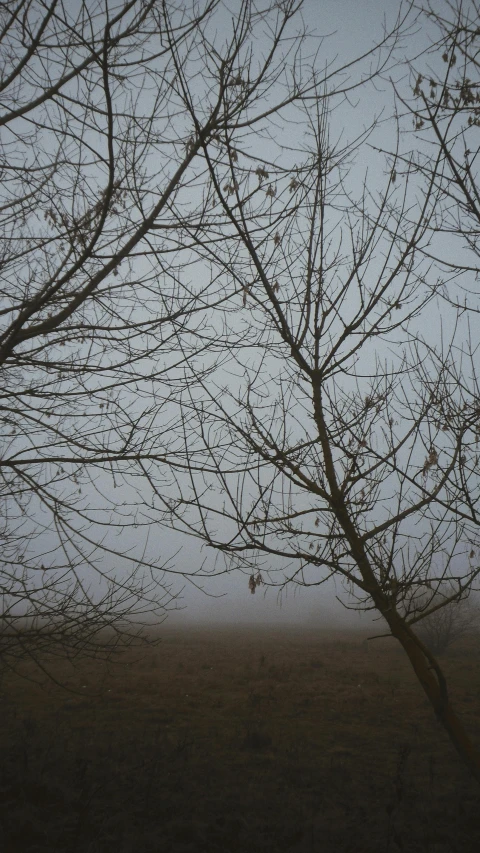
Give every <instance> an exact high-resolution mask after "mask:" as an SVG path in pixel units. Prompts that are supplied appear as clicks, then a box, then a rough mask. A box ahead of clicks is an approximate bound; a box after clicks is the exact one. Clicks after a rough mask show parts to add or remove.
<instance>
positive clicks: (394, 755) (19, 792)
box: [0, 629, 480, 853]
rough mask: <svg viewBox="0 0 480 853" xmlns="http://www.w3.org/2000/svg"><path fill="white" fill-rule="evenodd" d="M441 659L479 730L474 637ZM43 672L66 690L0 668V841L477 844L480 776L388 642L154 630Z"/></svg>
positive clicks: (435, 849) (37, 845) (23, 850)
mask: <svg viewBox="0 0 480 853" xmlns="http://www.w3.org/2000/svg"><path fill="white" fill-rule="evenodd" d="M445 668H446V670H447V672H448V675H449V676H450V679H451V686H452V693H453V694H454V696H455V700H456V704H457V707H458V708H459V710H460V711H461V713H462V716H463V717H464V718H465V722H466V725H467V728H468V729H469V731H470V732H471V734H472V735H473V736H474V737H475V738H476V739H477V741H478V740H479V739H480V725H479V723H480V720H479V713H478V712H479V707H480V679H479V672H480V645H479V642H478V641H477V640H476V639H471V640H469V641H468V642H467V641H465V642H464V643H463V645H462V646H458V647H457V648H456V649H453V650H452V652H451V653H450V655H449V657H447V659H446V661H445ZM24 674H28V666H27V665H25V673H24ZM55 674H56V676H57V677H58V678H59V679H60V680H61V681H62V682H63V683H64V684H65V685H66V686H67V687H69V688H70V689H73V690H75V691H78V692H76V693H68V692H66V691H65V690H62V689H60V688H58V687H55V686H54V685H52V684H51V683H50V684H45V685H44V686H43V687H38V686H35V685H32V684H31V683H29V682H28V681H26V680H24V679H21V678H19V677H16V676H13V675H9V676H5V677H4V680H3V685H2V686H3V691H2V699H1V713H2V722H3V725H2V729H1V734H0V737H1V746H2V755H3V762H2V767H1V771H0V773H1V776H0V849H1V850H2V851H3V853H29V852H30V851H55V853H62V851H68V853H100V851H102V853H112V851H114V853H137V851H139V853H163V851H172V853H187V851H191V853H194V852H195V853H197V851H199V853H202V851H205V853H207V851H208V853H216V851H218V853H244V851H251V853H254V851H272V853H274V851H275V853H278V851H292V853H296V852H297V853H300V851H302V853H303V851H305V853H311V851H322V853H323V851H325V853H329V851H332V853H333V851H335V853H341V851H352V853H362V852H363V851H364V853H367V851H368V853H377V851H378V853H395V851H398V850H400V851H412V853H413V851H419V852H420V851H422V853H423V851H428V853H447V851H448V853H450V851H458V853H460V851H461V853H470V851H472V853H473V851H478V850H480V828H479V825H478V799H479V791H478V790H477V787H476V786H475V783H474V782H473V781H471V780H470V778H469V776H468V774H467V772H466V771H465V770H464V769H463V766H462V764H461V762H460V760H459V758H458V757H457V755H456V753H455V752H454V750H453V748H452V747H451V745H450V743H449V741H448V740H447V738H446V736H445V735H444V734H443V731H442V730H441V729H440V727H439V726H438V724H437V723H436V721H435V719H434V718H433V714H432V712H431V710H430V708H429V706H428V705H427V702H426V700H425V699H424V697H423V694H422V693H421V690H420V687H419V686H418V685H417V683H416V681H415V679H414V676H413V675H412V673H411V672H410V670H409V668H408V664H407V661H406V660H405V659H404V657H403V656H402V653H401V651H400V649H398V648H396V647H395V645H394V644H393V641H388V640H379V641H373V642H365V640H364V638H363V637H362V636H360V635H358V634H349V633H343V634H340V633H338V634H333V633H330V634H327V633H321V632H304V633H299V632H296V631H293V630H291V629H289V630H286V631H285V632H282V633H278V632H274V631H267V630H266V631H264V632H261V631H259V630H255V632H254V633H251V632H249V631H246V630H243V631H242V630H240V629H238V630H237V631H226V630H225V631H222V630H216V631H212V632H208V631H206V630H189V631H184V632H180V631H173V630H170V631H169V630H168V629H167V630H166V631H165V632H164V637H163V642H162V644H161V645H160V646H159V647H157V648H155V649H151V650H149V651H148V653H147V655H146V656H145V657H144V658H143V659H142V660H140V661H136V660H134V659H133V658H132V656H131V654H130V656H128V655H126V654H124V655H123V656H122V657H119V658H118V660H117V661H116V663H115V664H114V665H110V666H109V667H108V668H106V667H105V665H104V664H100V663H95V662H92V661H83V662H80V664H79V665H78V666H77V668H75V669H73V668H70V667H69V665H67V663H65V664H58V663H57V664H55ZM2 836H3V837H2Z"/></svg>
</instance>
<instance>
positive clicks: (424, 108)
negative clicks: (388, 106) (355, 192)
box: [396, 0, 480, 313]
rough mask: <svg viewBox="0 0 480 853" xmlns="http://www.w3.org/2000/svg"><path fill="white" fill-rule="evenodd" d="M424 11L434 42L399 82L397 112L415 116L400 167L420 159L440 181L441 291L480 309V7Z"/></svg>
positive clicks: (436, 6)
mask: <svg viewBox="0 0 480 853" xmlns="http://www.w3.org/2000/svg"><path fill="white" fill-rule="evenodd" d="M423 14H424V16H425V18H424V22H427V21H428V22H429V34H430V44H429V46H428V48H427V49H426V50H425V52H424V53H423V54H422V55H421V57H420V58H418V59H417V60H416V61H415V62H414V63H411V64H410V65H409V72H410V91H408V90H405V87H396V97H397V107H398V111H399V112H401V111H405V112H406V114H407V116H410V119H411V127H410V130H409V133H408V124H406V125H405V127H404V131H405V133H407V134H408V135H410V137H413V140H414V141H413V144H412V147H411V148H410V150H408V149H406V150H405V151H404V152H403V156H402V157H401V158H399V159H398V158H397V168H398V171H399V173H401V171H402V168H403V166H405V168H406V169H409V168H411V166H412V164H415V168H416V169H418V170H419V172H421V173H422V174H423V175H424V176H425V177H426V178H427V180H433V181H434V182H435V185H436V189H437V215H436V217H435V220H434V222H433V223H432V234H431V237H432V239H431V240H430V242H429V245H428V248H427V253H428V255H429V257H433V258H435V260H436V261H437V262H438V264H439V266H438V269H439V276H440V281H439V282H438V283H437V284H436V288H437V292H438V293H439V294H440V295H441V297H442V298H443V299H445V300H446V301H449V302H451V303H454V304H455V306H456V307H458V308H461V309H463V310H466V311H469V312H472V313H478V312H479V307H478V296H479V288H478V276H479V273H480V263H479V260H480V245H479V234H480V185H479V173H478V164H479V151H480V149H479V144H478V129H479V127H480V31H479V27H478V21H479V16H480V6H479V4H478V2H475V0H470V2H467V3H462V2H460V0H441V2H439V3H430V2H428V3H427V4H426V6H425V8H424V10H423ZM432 164H435V165H434V169H432ZM452 281H453V282H454V283H455V286H453V287H452V286H451V282H452ZM439 284H440V285H441V286H440V287H439V286H438V285H439Z"/></svg>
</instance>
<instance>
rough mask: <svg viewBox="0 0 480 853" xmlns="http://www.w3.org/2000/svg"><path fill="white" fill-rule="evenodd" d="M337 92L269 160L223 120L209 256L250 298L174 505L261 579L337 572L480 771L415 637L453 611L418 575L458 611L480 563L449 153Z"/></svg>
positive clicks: (287, 132)
mask: <svg viewBox="0 0 480 853" xmlns="http://www.w3.org/2000/svg"><path fill="white" fill-rule="evenodd" d="M368 92H369V90H368V88H367V86H366V87H365V89H363V90H361V91H360V93H357V96H358V97H359V98H360V99H361V98H362V96H363V97H365V99H366V101H365V103H366V104H367V103H368V101H367V99H368ZM325 94H326V90H325V87H324V86H320V85H319V87H318V89H317V90H316V91H314V92H312V93H311V96H310V98H309V99H304V100H303V101H302V103H298V104H296V105H292V109H291V111H290V113H289V114H288V117H287V118H288V122H289V123H288V124H287V123H285V124H284V125H283V126H282V125H281V124H280V123H279V122H276V123H275V127H274V129H273V128H272V133H271V143H270V151H269V154H268V156H265V157H261V158H260V157H257V159H255V158H254V152H253V151H252V148H251V147H250V146H249V145H248V140H245V139H243V141H239V140H238V135H237V130H236V129H234V130H232V132H230V133H229V134H226V136H225V144H226V145H227V147H228V151H229V154H230V162H229V178H228V181H227V180H226V176H225V173H224V171H222V169H221V168H219V165H218V164H217V163H215V162H213V161H212V160H209V161H208V163H209V169H210V176H211V181H212V185H213V186H214V187H215V191H216V193H217V196H218V198H219V200H220V203H221V205H222V208H223V214H224V216H225V217H226V218H227V219H228V220H229V221H230V225H231V232H230V234H229V235H226V236H225V239H224V240H223V242H222V243H221V244H219V243H216V244H215V246H214V247H213V246H212V245H211V243H209V242H208V234H207V232H203V233H202V232H201V231H198V232H197V235H196V236H197V240H198V244H199V251H201V253H202V254H203V256H204V257H206V258H208V259H209V260H210V261H211V263H212V264H214V265H216V267H217V269H218V270H219V274H220V273H222V272H223V275H224V276H225V278H226V279H230V278H233V279H234V280H235V281H236V282H238V283H239V285H240V288H241V295H240V297H239V299H238V313H237V314H236V315H228V316H227V315H225V321H224V322H225V328H227V329H228V338H229V341H230V342H231V364H230V368H229V380H228V384H227V383H226V382H225V378H224V374H223V375H222V374H221V373H218V372H217V373H215V372H213V373H212V374H211V375H210V376H208V377H206V378H205V379H203V378H200V379H199V381H198V383H197V385H196V387H195V391H194V392H193V393H191V391H190V385H189V384H188V383H187V385H186V386H185V388H184V391H183V404H184V412H185V415H184V423H183V431H182V433H181V434H180V433H179V437H180V435H182V436H183V437H184V439H185V454H186V455H187V456H189V458H190V460H191V465H190V471H189V475H190V480H189V485H187V483H186V482H185V480H184V479H181V478H179V479H178V480H177V488H178V490H179V491H180V492H183V497H182V499H177V501H176V502H175V501H173V500H170V501H165V509H166V512H167V517H168V519H169V523H174V524H175V525H176V526H177V528H179V529H182V530H185V531H187V532H188V533H189V534H190V535H192V536H195V537H198V538H200V539H201V540H203V541H204V542H205V543H206V544H207V545H208V546H209V547H210V548H213V549H215V550H216V551H217V552H219V553H220V554H223V555H224V557H225V568H226V570H229V569H232V568H240V569H242V570H243V571H245V572H246V573H247V575H248V578H249V587H250V590H251V591H252V592H253V591H254V590H255V588H256V586H257V585H258V583H261V582H265V583H270V584H272V585H277V586H280V587H282V586H283V585H285V584H287V583H297V584H301V585H302V586H311V585H314V586H318V585H321V584H322V583H325V582H326V581H328V580H329V579H331V578H336V579H337V580H338V579H341V580H342V581H343V583H344V585H345V589H346V590H347V591H348V593H350V594H351V595H354V596H355V597H356V599H357V605H356V606H357V607H359V608H361V609H371V610H373V611H377V612H378V613H379V614H380V615H381V617H382V618H383V620H384V622H385V623H386V626H387V628H388V632H389V635H391V636H392V637H394V638H396V640H398V642H399V643H400V644H401V646H402V647H403V649H404V651H405V653H406V655H407V656H408V659H409V661H410V663H411V665H412V667H413V669H414V671H415V674H416V676H417V678H418V680H419V682H420V684H421V685H422V687H423V689H424V691H425V693H426V695H427V697H428V699H429V701H430V703H431V705H432V707H433V709H434V711H435V714H436V715H437V717H438V719H439V721H440V722H441V723H442V725H443V726H444V728H445V730H446V731H447V732H448V734H449V736H450V738H451V740H452V742H453V744H454V745H455V747H456V749H457V751H458V753H459V754H460V756H461V757H462V759H463V760H464V761H465V763H466V764H467V766H468V767H469V769H470V770H471V772H472V774H473V775H474V776H475V778H476V779H477V780H478V781H480V757H479V753H478V750H477V749H476V747H475V746H474V745H473V743H472V742H471V741H470V739H469V738H468V735H467V734H466V732H465V730H464V728H463V725H462V723H461V720H460V719H459V717H458V715H457V714H456V713H455V711H454V708H453V706H452V702H451V699H450V696H449V692H448V689H447V682H446V678H445V674H444V673H443V671H442V669H441V666H440V664H439V663H438V661H437V660H436V658H435V656H434V654H433V652H432V650H431V649H429V648H428V646H427V645H426V644H425V643H424V642H422V640H421V638H420V636H419V634H418V632H417V631H416V625H417V624H418V623H421V621H422V620H425V619H426V618H428V617H429V614H430V613H431V612H432V610H434V609H435V610H436V609H438V605H439V602H438V600H435V601H432V603H431V606H429V607H426V608H422V607H420V606H419V604H418V597H417V592H418V590H419V589H424V588H425V586H428V585H431V584H433V585H436V584H439V583H445V582H448V583H451V584H452V594H451V595H450V596H446V597H445V598H444V600H443V601H442V606H448V604H449V603H450V601H454V600H456V599H457V598H459V597H462V596H464V595H465V594H466V593H467V592H468V590H470V589H472V588H473V587H474V586H475V582H476V579H477V578H478V575H479V573H480V565H479V560H478V553H479V546H480V536H479V523H478V501H479V497H480V491H479V489H480V482H479V477H478V470H479V469H478V465H479V456H478V450H477V442H478V440H479V437H480V426H479V404H478V400H479V389H478V379H477V373H476V369H477V360H478V359H477V347H476V343H475V341H474V340H472V339H471V338H469V335H468V323H467V322H466V320H465V318H464V317H463V315H462V312H461V311H460V310H459V309H458V308H457V307H456V306H457V305H458V300H455V299H451V300H450V301H449V302H448V303H444V302H442V301H441V300H440V301H439V299H440V296H439V291H440V290H441V286H442V282H441V276H440V272H439V264H438V262H437V261H436V260H435V258H436V253H435V252H433V253H432V252H430V247H431V246H432V244H433V243H434V242H435V241H436V240H437V238H438V237H440V238H442V237H443V235H444V230H445V228H446V227H447V225H446V221H447V216H448V211H445V209H444V208H443V207H442V199H443V193H444V186H445V183H444V151H443V150H442V149H440V150H438V151H437V154H436V156H435V157H434V158H433V160H432V159H430V165H429V168H428V170H425V169H423V170H422V169H419V168H418V162H417V161H416V159H415V158H414V157H413V156H411V154H408V152H405V151H404V150H403V148H402V146H403V145H404V144H405V143H404V139H407V142H408V141H409V140H410V136H409V135H408V134H407V135H405V134H404V126H403V125H402V118H401V116H400V115H399V114H398V113H397V124H395V122H394V121H393V120H392V122H391V123H390V124H387V125H386V126H385V123H384V122H383V121H378V122H375V121H374V122H373V123H372V125H371V126H370V127H369V128H366V129H365V131H364V132H363V133H360V134H357V135H356V137H355V136H354V133H353V131H350V135H351V138H350V139H348V138H347V137H348V135H349V128H351V127H354V126H355V125H354V122H353V121H350V120H349V116H348V104H347V102H346V101H345V100H343V101H342V100H340V98H339V99H338V100H337V101H336V100H335V97H334V96H333V95H331V96H330V97H329V98H328V99H327V98H326V97H325ZM362 103H363V101H362V100H360V105H361V104H362ZM352 107H353V108H356V109H359V107H358V106H357V105H353V104H352ZM360 108H361V106H360ZM366 111H367V108H366ZM292 127H295V129H296V130H295V132H293V131H292ZM395 127H397V133H396V134H395ZM388 133H390V143H391V144H390V147H387V146H386V144H385V136H386V134H388ZM379 136H380V138H381V139H382V142H383V147H384V148H385V149H386V150H390V151H392V150H393V151H395V156H394V157H393V159H392V156H390V157H386V158H382V157H380V156H379V155H378V153H376V152H377V151H378V149H379V147H381V146H379V145H378V142H377V140H378V137H379ZM365 163H367V164H368V163H370V171H369V172H368V173H367V172H366V167H365ZM222 167H223V169H224V168H225V167H224V166H223V164H222ZM450 263H451V265H452V268H454V266H455V261H454V260H453V259H450ZM459 265H460V267H461V268H462V270H463V269H464V267H463V265H462V262H461V260H460V261H459ZM451 278H452V283H451V287H452V288H453V286H454V285H455V276H454V275H452V277H451ZM200 388H201V389H202V391H203V393H202V396H201V397H199V394H200V390H199V389H200ZM192 436H194V439H192ZM159 497H160V498H161V495H160V494H159Z"/></svg>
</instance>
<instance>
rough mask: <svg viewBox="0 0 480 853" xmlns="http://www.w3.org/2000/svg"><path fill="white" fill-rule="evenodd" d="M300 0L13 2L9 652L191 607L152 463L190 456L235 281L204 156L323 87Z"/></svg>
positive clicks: (1, 76) (6, 351)
mask: <svg viewBox="0 0 480 853" xmlns="http://www.w3.org/2000/svg"><path fill="white" fill-rule="evenodd" d="M297 7H298V4H297V3H295V2H291V0H287V2H281V3H278V2H272V3H271V4H270V5H269V4H268V3H267V4H264V5H263V6H262V7H261V9H260V8H258V9H257V6H256V4H255V3H254V2H250V0H244V2H242V3H241V4H239V8H238V10H237V12H236V13H235V14H234V15H232V14H231V13H230V12H229V11H228V9H227V7H226V6H224V5H223V4H222V3H220V2H218V0H205V2H196V1H195V0H192V2H187V3H181V4H176V3H170V2H157V0H114V2H110V0H83V2H78V3H69V2H62V0H16V2H14V3H9V4H1V8H0V39H1V47H0V92H1V95H0V127H1V140H0V145H1V148H0V168H1V180H2V184H1V186H2V193H1V202H0V229H1V236H2V243H1V257H0V263H1V293H2V307H1V318H2V321H1V329H0V364H1V376H2V385H1V423H2V451H1V465H0V477H1V487H0V494H1V498H0V500H1V505H2V528H1V538H2V563H1V568H0V591H1V592H2V600H3V611H2V650H3V653H4V659H6V658H8V655H7V651H8V653H9V654H11V655H14V654H15V653H16V651H18V652H23V650H24V647H25V645H26V644H29V647H30V648H32V649H34V650H38V649H39V648H43V647H44V646H45V645H49V644H50V643H51V641H52V639H62V641H63V642H64V643H65V644H66V645H68V646H70V647H71V648H72V649H73V650H74V651H75V650H77V649H78V648H82V649H86V648H88V649H94V648H96V644H97V638H98V634H99V631H100V630H101V629H102V628H108V629H110V630H111V631H113V632H114V635H115V636H116V637H119V636H122V637H123V638H124V639H129V638H130V639H131V638H132V637H133V636H135V635H137V634H138V631H139V630H140V627H141V623H142V622H143V621H145V620H147V621H148V620H150V621H151V620H156V621H158V619H159V618H162V616H163V615H164V614H165V612H166V611H167V609H168V607H169V606H172V605H173V606H175V597H176V594H177V592H178V590H176V589H174V588H171V586H170V585H169V584H168V583H167V582H166V581H165V575H164V570H166V569H167V570H169V569H173V568H174V567H173V565H171V564H169V563H168V561H167V560H166V558H165V556H162V550H163V549H162V546H161V544H160V545H159V543H158V541H155V542H153V541H151V539H150V540H149V538H148V537H149V533H151V529H152V525H153V524H154V523H155V521H156V511H155V506H154V500H155V496H154V495H152V492H151V489H150V488H149V485H148V479H146V478H145V477H144V471H143V466H144V465H145V463H146V462H147V461H148V460H155V462H156V463H157V465H158V464H160V465H162V466H165V470H168V467H169V466H177V467H178V468H180V469H181V467H182V465H183V464H184V461H183V460H182V455H181V454H179V453H178V449H179V445H178V442H177V443H175V441H172V440H171V426H172V422H173V420H174V419H175V417H176V414H175V411H174V409H173V408H172V401H174V400H175V398H176V396H177V393H178V388H179V387H182V384H183V382H184V377H185V369H186V365H190V367H192V366H193V365H195V370H196V371H198V375H199V376H203V375H204V374H205V373H206V372H208V370H209V369H211V368H212V366H213V364H214V363H215V360H216V358H217V356H218V353H219V352H220V351H221V340H220V339H221V335H219V333H218V330H217V329H214V328H213V325H212V310H213V308H214V307H215V306H217V305H219V304H222V303H223V302H224V301H225V300H227V299H228V298H229V297H230V296H231V295H232V293H234V292H235V285H233V286H232V287H228V288H225V285H224V282H223V281H222V280H220V279H219V278H218V277H215V276H211V275H210V274H209V270H208V269H206V268H205V267H204V266H203V264H201V263H200V262H199V261H197V262H195V258H194V256H193V254H192V252H191V245H190V244H191V243H192V242H194V239H193V238H192V237H191V236H190V235H191V234H195V230H196V229H197V228H198V227H203V228H205V227H208V228H211V229H212V231H213V230H215V233H218V232H220V233H221V231H222V229H223V228H224V225H225V217H224V216H223V217H222V214H221V211H219V208H218V205H216V206H215V205H214V204H213V203H212V202H213V198H214V194H213V189H212V183H211V178H210V176H209V168H208V162H210V161H211V162H214V163H217V162H221V161H222V160H224V159H225V151H224V149H223V148H222V138H223V137H224V136H225V134H227V135H228V133H229V129H230V128H233V127H237V126H241V127H243V128H244V132H247V130H248V132H249V133H251V134H252V137H253V138H258V137H259V138H260V139H262V129H263V125H264V122H265V116H273V115H275V114H276V113H277V112H278V111H281V110H282V109H284V108H285V107H286V106H287V105H288V104H289V103H291V102H292V101H295V100H296V99H298V98H301V97H302V95H303V94H304V89H305V88H306V89H308V86H309V80H308V73H307V68H306V67H305V68H303V66H302V59H301V56H300V51H301V45H302V43H303V40H304V34H303V32H302V29H301V27H300V29H299V27H298V25H297V24H295V28H294V30H292V19H293V18H294V16H295V14H296V12H297V11H298V8H297ZM300 24H301V22H300ZM219 25H220V27H221V31H223V35H222V36H219V35H218V32H217V30H218V26H219ZM258 33H261V35H262V42H261V45H259V43H258V37H257V36H258ZM180 68H181V75H179V69H180ZM287 68H288V72H289V73H291V76H290V77H289V76H288V74H287ZM297 72H298V79H297ZM304 72H305V73H304ZM272 87H273V89H274V93H272ZM230 156H233V152H230ZM207 157H208V162H207ZM207 223H208V226H207ZM207 353H209V355H208V357H207ZM162 476H163V475H162ZM8 659H10V658H8Z"/></svg>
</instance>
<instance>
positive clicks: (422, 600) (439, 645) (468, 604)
mask: <svg viewBox="0 0 480 853" xmlns="http://www.w3.org/2000/svg"><path fill="white" fill-rule="evenodd" d="M456 593H457V594H456ZM446 598H448V599H449V603H448V604H447V605H446V606H444V600H445V599H446ZM416 607H417V611H418V612H419V613H421V612H422V610H428V611H429V615H428V616H427V617H426V618H425V619H422V620H421V622H419V623H418V634H419V636H420V638H421V640H422V641H423V642H424V643H425V644H426V645H427V646H428V648H429V649H430V650H431V651H432V652H433V654H434V655H443V654H444V653H445V652H446V651H447V649H449V648H450V646H452V645H453V644H454V643H456V642H457V641H458V640H461V639H462V638H463V637H465V636H467V635H469V634H471V633H472V632H473V631H475V630H478V625H479V617H480V612H479V608H478V604H477V602H475V601H472V599H471V598H470V597H465V595H463V597H462V596H459V595H458V592H457V591H456V590H455V588H454V586H453V585H452V584H451V583H446V584H445V583H439V584H436V585H435V586H434V587H433V588H431V587H430V588H425V589H424V590H423V591H422V590H419V591H418V595H417V596H416Z"/></svg>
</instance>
